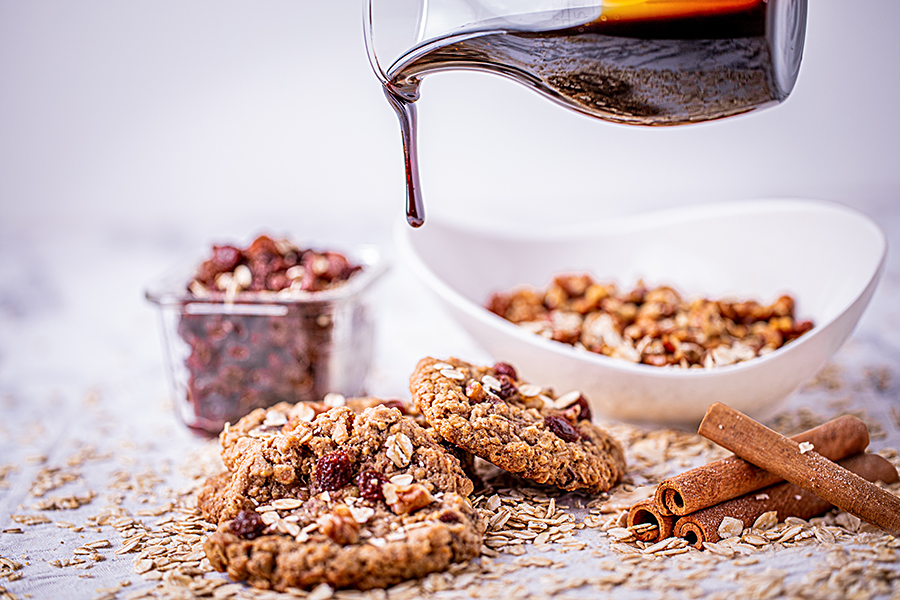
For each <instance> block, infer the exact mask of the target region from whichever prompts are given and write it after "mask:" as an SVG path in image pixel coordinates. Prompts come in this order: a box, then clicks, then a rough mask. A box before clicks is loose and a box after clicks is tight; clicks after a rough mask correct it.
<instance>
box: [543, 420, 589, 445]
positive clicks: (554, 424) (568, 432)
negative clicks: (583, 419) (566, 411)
mask: <svg viewBox="0 0 900 600" xmlns="http://www.w3.org/2000/svg"><path fill="white" fill-rule="evenodd" d="M544 425H546V426H547V429H549V430H550V431H552V432H553V433H555V434H556V437H558V438H559V439H561V440H563V441H564V442H575V441H578V440H579V439H580V438H581V434H580V433H578V430H577V429H575V427H574V426H573V425H572V424H571V423H569V422H568V421H567V420H566V419H564V418H562V417H557V416H555V415H547V416H546V417H544Z"/></svg>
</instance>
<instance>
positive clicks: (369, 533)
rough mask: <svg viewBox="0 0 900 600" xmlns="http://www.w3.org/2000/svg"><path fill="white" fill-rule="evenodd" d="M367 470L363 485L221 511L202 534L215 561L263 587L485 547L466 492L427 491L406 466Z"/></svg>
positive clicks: (351, 575) (362, 577)
mask: <svg viewBox="0 0 900 600" xmlns="http://www.w3.org/2000/svg"><path fill="white" fill-rule="evenodd" d="M365 477H368V479H367V480H366V483H364V484H363V486H362V487H361V488H357V487H356V486H353V485H351V486H349V487H350V490H349V491H348V488H341V489H339V490H334V491H325V492H320V493H319V494H316V495H314V496H308V497H305V498H304V499H300V498H297V499H292V500H288V499H283V500H276V501H273V502H271V503H269V504H268V505H263V506H259V507H257V508H256V510H245V511H241V512H240V513H238V514H237V515H236V517H235V518H234V519H231V520H227V521H223V522H222V523H220V524H219V527H218V529H217V531H216V532H215V533H213V534H212V535H210V536H209V538H207V540H206V542H205V543H204V550H205V551H206V555H207V557H208V558H209V561H210V564H211V565H212V566H213V568H215V569H216V570H218V571H226V572H227V573H228V575H229V577H231V578H232V579H235V580H243V581H247V582H248V583H250V584H251V585H253V586H256V587H260V588H265V589H275V590H279V591H284V590H287V589H289V588H301V589H310V588H312V587H314V586H316V585H318V584H321V583H327V584H328V585H330V586H331V587H333V588H358V589H370V588H384V587H388V586H391V585H394V584H397V583H400V582H402V581H405V580H407V579H415V578H419V577H424V576H425V575H427V574H429V573H433V572H436V571H443V570H446V569H447V568H448V567H449V566H450V565H451V564H452V563H455V562H463V561H466V560H469V559H471V558H474V557H476V556H478V555H479V554H480V552H481V539H482V526H481V522H480V519H479V517H478V515H477V513H476V512H475V510H474V509H473V508H472V505H471V504H470V503H469V501H468V500H467V499H465V498H463V497H462V496H460V495H458V494H455V493H446V494H441V493H440V492H438V493H436V494H434V495H431V494H430V493H428V492H427V491H425V488H424V486H422V485H420V484H418V483H411V484H410V483H405V481H406V479H408V478H409V475H405V476H403V481H401V480H400V479H398V478H397V477H396V476H395V477H394V478H393V480H394V481H398V482H400V483H403V485H401V484H393V483H390V482H388V481H385V480H383V479H382V478H380V477H379V476H377V474H376V475H371V476H364V478H365ZM357 492H358V495H357Z"/></svg>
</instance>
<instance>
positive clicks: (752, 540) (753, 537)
mask: <svg viewBox="0 0 900 600" xmlns="http://www.w3.org/2000/svg"><path fill="white" fill-rule="evenodd" d="M741 539H743V540H744V541H745V542H747V543H748V544H752V545H753V546H765V545H766V544H768V543H769V540H767V539H766V538H764V537H763V536H761V535H757V534H755V533H748V532H744V535H742V536H741Z"/></svg>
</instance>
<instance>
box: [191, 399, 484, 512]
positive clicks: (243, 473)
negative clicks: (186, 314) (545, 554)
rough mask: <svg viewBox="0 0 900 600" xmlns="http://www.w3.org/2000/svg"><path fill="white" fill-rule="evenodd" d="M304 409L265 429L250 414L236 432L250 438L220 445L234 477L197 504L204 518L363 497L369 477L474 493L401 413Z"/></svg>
mask: <svg viewBox="0 0 900 600" xmlns="http://www.w3.org/2000/svg"><path fill="white" fill-rule="evenodd" d="M298 406H299V405H298ZM300 408H302V409H303V410H300ZM300 408H296V407H292V408H290V409H289V410H288V411H287V413H286V414H284V413H280V412H279V413H278V414H280V415H281V416H280V417H271V416H270V417H268V420H267V418H266V417H264V418H263V419H262V421H261V422H260V415H259V414H256V413H252V414H251V415H248V416H247V417H246V418H245V419H246V422H245V420H244V419H242V420H241V421H240V422H239V423H238V424H237V425H236V427H235V428H234V429H235V431H243V432H245V434H244V435H241V436H238V438H237V439H235V440H233V441H234V443H233V444H225V443H223V446H225V447H224V448H223V458H225V462H226V466H228V467H229V470H230V472H231V475H230V478H229V477H228V475H224V474H223V475H218V476H216V477H213V478H211V479H210V481H209V482H208V483H207V485H206V487H205V489H204V490H203V491H202V492H201V494H200V497H199V502H198V505H199V507H200V509H201V511H203V514H204V516H205V517H206V518H207V519H209V520H210V521H212V522H218V521H220V520H227V519H233V518H234V517H236V516H237V515H238V513H239V512H241V511H245V510H253V509H254V507H256V506H259V505H261V504H266V503H269V502H272V501H273V500H278V499H293V500H300V501H306V500H308V499H309V498H311V497H313V496H316V495H317V494H320V493H321V492H329V493H331V494H332V495H333V494H336V493H339V494H358V493H360V484H359V478H360V477H361V474H364V473H374V474H375V475H376V476H377V477H379V478H383V479H384V480H388V481H389V480H391V478H393V477H395V476H403V477H402V479H406V476H408V477H409V478H410V479H411V483H415V484H416V485H418V486H420V487H421V488H422V489H423V490H424V491H425V492H426V493H428V494H431V495H434V494H437V493H457V494H460V495H462V496H467V495H469V494H470V493H471V492H472V489H473V484H472V481H471V480H470V479H469V478H468V477H467V476H466V474H465V472H464V471H463V469H462V467H461V466H460V462H459V460H458V459H457V458H456V457H455V456H453V455H451V454H450V453H448V452H447V451H445V450H444V448H443V447H442V446H441V445H440V443H439V442H438V440H437V435H436V433H435V432H433V431H431V430H426V429H423V428H422V427H420V426H419V425H418V424H416V422H415V421H414V420H413V419H412V418H411V417H409V416H406V415H403V414H402V413H401V412H400V411H399V410H398V409H396V408H390V407H388V406H384V405H376V406H371V407H369V408H366V409H365V410H363V411H362V412H360V413H356V412H354V411H353V410H351V409H350V408H349V407H347V406H341V407H336V408H331V409H329V410H327V411H326V412H322V413H319V414H318V415H315V414H314V411H312V409H310V408H309V406H308V405H305V406H303V407H300ZM279 410H281V409H279ZM271 414H272V411H271V410H270V411H269V412H268V413H267V415H271ZM226 434H227V432H226ZM226 434H223V437H225V436H226ZM226 480H227V482H226ZM354 490H355V491H354Z"/></svg>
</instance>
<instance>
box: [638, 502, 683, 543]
mask: <svg viewBox="0 0 900 600" xmlns="http://www.w3.org/2000/svg"><path fill="white" fill-rule="evenodd" d="M626 522H627V524H628V528H629V529H632V528H633V527H635V526H636V525H643V524H645V523H646V524H652V525H654V526H655V527H654V528H652V529H647V530H637V531H635V530H634V529H632V534H633V535H634V537H636V538H637V539H639V540H641V541H642V542H655V541H656V540H663V539H666V538H669V537H672V533H673V532H674V528H675V517H672V516H666V515H662V514H660V512H659V510H658V509H657V507H656V502H654V500H653V498H647V499H646V500H641V501H640V502H638V503H636V504H635V505H634V506H632V507H631V508H630V509H628V517H627V521H626Z"/></svg>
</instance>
